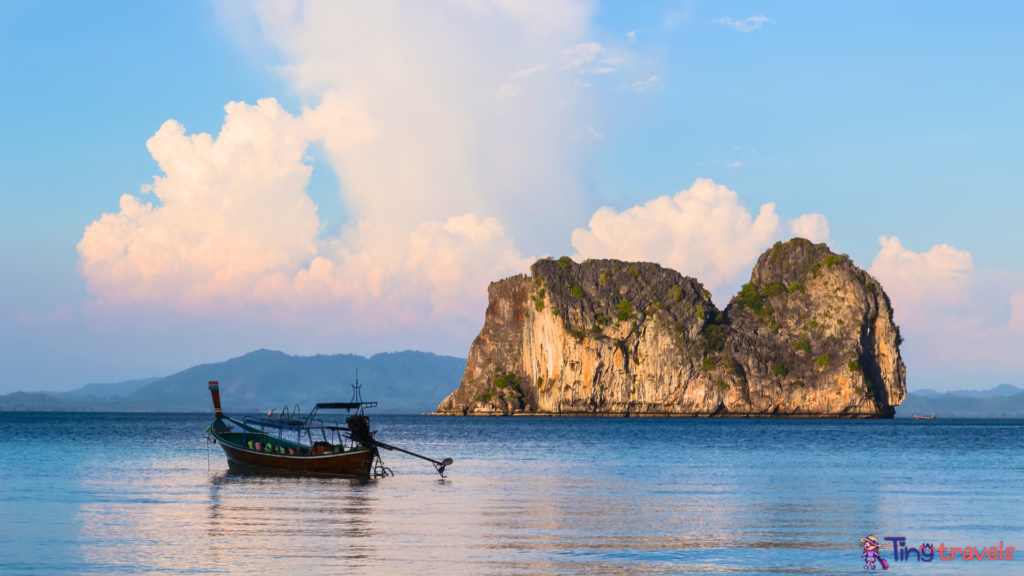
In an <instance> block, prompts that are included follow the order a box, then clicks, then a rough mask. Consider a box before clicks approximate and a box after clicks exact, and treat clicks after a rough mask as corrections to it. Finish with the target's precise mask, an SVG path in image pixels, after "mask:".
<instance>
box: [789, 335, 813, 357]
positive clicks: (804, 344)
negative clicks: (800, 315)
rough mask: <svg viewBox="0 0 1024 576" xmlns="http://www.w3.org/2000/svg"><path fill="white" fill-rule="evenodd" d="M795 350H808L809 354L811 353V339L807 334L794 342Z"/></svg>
mask: <svg viewBox="0 0 1024 576" xmlns="http://www.w3.org/2000/svg"><path fill="white" fill-rule="evenodd" d="M793 350H800V351H803V352H807V353H808V354H810V353H811V341H810V340H809V339H808V338H807V337H806V336H805V337H803V338H801V339H799V340H797V341H796V343H795V344H793Z"/></svg>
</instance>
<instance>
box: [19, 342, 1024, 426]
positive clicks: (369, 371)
mask: <svg viewBox="0 0 1024 576" xmlns="http://www.w3.org/2000/svg"><path fill="white" fill-rule="evenodd" d="M357 369H358V370H359V381H360V382H361V383H362V384H363V399H365V400H376V401H377V402H379V403H380V404H379V408H376V409H375V412H377V413H379V414H409V413H420V412H433V411H434V410H435V409H436V408H437V405H438V404H439V403H440V402H441V400H443V399H444V397H445V396H447V395H448V394H450V393H451V392H452V391H453V390H455V389H456V388H458V387H459V382H460V380H461V379H462V373H463V371H464V370H465V369H466V359H465V358H455V357H452V356H438V355H436V354H430V353H428V352H414V351H406V352H394V353H385V354H375V355H373V356H370V357H369V358H366V357H363V356H358V355H355V354H333V355H317V356H289V355H288V354H285V353H283V352H275V351H272V350H257V351H255V352H250V353H248V354H246V355H244V356H239V357H238V358H232V359H231V360H227V361H225V362H218V363H216V364H202V365H200V366H195V367H193V368H189V369H187V370H183V371H181V372H178V373H177V374H173V375H171V376H167V377H165V378H143V379H141V380H129V381H127V382H118V383H115V384H86V385H85V386H82V387H81V388H78V389H76V390H71V391H70V392H14V393H11V394H7V395H0V412H4V411H39V412H212V411H213V407H212V405H211V403H210V393H209V391H208V390H207V382H208V381H210V380H217V381H218V382H220V390H221V399H222V403H223V408H224V411H225V412H227V413H231V412H236V413H239V412H249V413H260V412H266V411H267V410H269V409H271V408H275V409H278V410H280V409H281V407H282V406H284V405H285V404H287V405H288V406H289V407H290V408H291V407H294V405H295V404H298V405H299V407H300V408H301V409H302V410H303V411H304V412H305V411H308V410H309V409H310V408H312V407H313V405H314V404H316V403H317V402H338V401H347V400H349V398H351V396H352V387H351V386H350V384H351V383H352V382H353V381H354V380H355V376H356V370H357ZM914 414H919V415H930V414H935V415H936V416H938V417H940V418H1024V388H1018V387H1017V386H1011V385H1010V384H1000V385H998V386H996V387H994V388H990V389H988V390H955V391H953V392H937V391H935V390H928V389H924V390H914V391H912V392H910V393H908V394H907V398H906V400H904V401H903V404H902V405H900V406H898V407H897V408H896V417H897V418H911V417H913V415H914Z"/></svg>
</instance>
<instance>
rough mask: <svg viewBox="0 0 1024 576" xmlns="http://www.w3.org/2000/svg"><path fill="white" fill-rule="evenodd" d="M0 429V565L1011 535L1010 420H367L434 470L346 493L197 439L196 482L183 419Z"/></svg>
mask: <svg viewBox="0 0 1024 576" xmlns="http://www.w3.org/2000/svg"><path fill="white" fill-rule="evenodd" d="M2 418H3V420H0V424H2V428H3V430H0V432H3V433H5V434H4V437H5V438H6V440H4V441H3V442H4V444H3V449H4V450H5V453H6V454H8V455H9V458H11V459H10V460H8V461H9V462H18V463H19V466H15V467H4V468H3V470H2V471H0V481H2V484H0V486H2V487H0V514H2V516H0V550H4V552H3V554H2V556H0V572H14V573H19V572H27V571H33V570H36V571H39V572H41V573H51V572H67V573H93V574H108V573H149V572H167V573H242V572H246V573H264V574H280V573H339V572H347V573H385V574H398V573H445V574H556V573H557V574H592V573H601V574H670V573H699V572H727V573H759V572H782V573H860V571H861V570H862V565H863V563H862V562H861V561H860V552H861V550H860V548H859V538H861V537H864V536H867V535H869V534H874V535H876V536H877V537H878V538H880V539H881V538H882V537H884V536H885V535H891V534H899V535H903V536H906V537H907V538H908V545H917V544H919V543H920V542H921V541H925V540H926V541H932V542H935V543H936V544H938V543H939V542H946V543H947V544H948V543H950V542H953V543H957V544H963V545H975V546H983V545H984V546H988V545H991V544H994V545H998V543H999V541H1000V540H1003V541H1007V544H1008V545H1010V544H1012V543H1014V542H1012V541H1013V540H1014V539H1015V538H1020V535H1021V534H1024V530H1022V527H1024V520H1021V518H1022V517H1024V514H1022V512H1024V504H1022V498H1021V496H1020V495H1019V494H1020V486H1021V485H1022V483H1021V480H1022V479H1024V466H1022V464H1024V456H1022V454H1024V451H1022V450H1021V448H1022V447H1024V446H1022V444H1024V435H1022V434H1021V432H1022V431H1024V422H1019V421H1014V422H1006V421H1003V422H987V423H986V422H982V423H979V422H969V421H949V422H942V423H929V424H928V425H926V426H922V425H915V424H914V423H908V422H900V421H888V422H845V421H828V422H817V421H811V422H807V421H800V422H796V421H710V420H661V421H656V420H655V421H652V420H602V419H573V420H557V419H544V420H535V419H471V418H469V419H467V418H421V417H389V416H382V417H377V418H376V419H375V420H374V422H375V425H377V426H379V427H380V429H381V432H380V435H381V437H382V438H387V439H388V441H389V442H391V443H394V444H396V445H400V446H403V447H407V448H410V449H412V450H414V451H417V452H422V453H426V454H430V455H433V456H437V457H443V456H451V457H453V458H454V459H455V464H454V465H453V466H451V467H449V470H448V475H449V478H448V479H447V480H442V479H439V478H438V476H437V475H436V474H434V472H433V469H432V468H431V467H430V466H429V465H428V464H426V463H423V462H420V461H417V460H414V459H412V458H405V457H397V456H394V455H389V454H387V453H385V459H386V460H387V462H386V463H387V464H388V465H389V466H391V467H392V468H393V469H394V470H395V471H396V472H397V476H395V477H392V478H386V479H379V480H371V481H360V480H352V479H340V478H305V477H293V476H278V475H260V474H239V473H234V472H231V471H228V470H227V469H226V464H225V461H224V456H223V454H222V453H221V451H220V450H219V447H216V446H213V447H212V450H211V452H210V455H209V456H210V469H209V471H208V470H207V452H206V445H205V444H204V443H203V439H202V435H201V434H197V431H201V430H202V429H203V427H204V425H205V424H207V422H206V418H207V417H205V416H201V415H162V416H159V417H153V416H152V415H150V416H144V415H82V416H81V417H80V418H59V419H58V418H54V417H53V416H52V415H43V416H42V417H39V418H37V419H36V420H35V421H33V422H32V425H31V426H28V427H26V426H25V424H26V421H25V420H19V418H21V419H24V418H27V416H24V415H11V414H5V415H3V416H2ZM40 418H41V419H40ZM154 418H155V420H154ZM936 424H939V425H936ZM153 430H160V431H161V435H160V436H159V437H158V438H155V439H154V440H153V441H151V442H148V443H140V442H126V441H125V439H128V438H136V439H138V438H145V437H146V434H147V433H151V432H152V431H153ZM54 438H58V440H56V441H55V440H54ZM83 438H88V440H80V439H83ZM54 442H56V443H57V445H58V447H59V448H60V449H59V450H57V451H56V452H55V454H56V456H55V457H54V458H53V459H47V460H41V459H39V458H36V457H35V456H36V455H37V454H38V453H39V450H40V448H41V447H44V446H45V447H46V449H47V450H51V449H53V447H54ZM83 444H86V445H87V446H85V447H84V449H83ZM48 534H49V535H51V537H50V540H49V541H47V540H46V538H47V535H48ZM890 553H891V552H890ZM1018 565H1019V563H1018V562H1016V561H1015V562H1004V563H1002V564H998V563H993V562H987V563H985V565H984V566H980V565H970V564H967V563H963V562H957V563H946V562H933V563H932V564H930V565H928V566H927V569H928V572H929V573H935V574H943V573H964V572H968V573H969V572H972V571H973V572H974V573H986V574H991V573H1004V574H1011V573H1017V572H1018V570H1016V569H1015V568H1016V566H1018ZM914 568H917V567H916V566H915V567H914Z"/></svg>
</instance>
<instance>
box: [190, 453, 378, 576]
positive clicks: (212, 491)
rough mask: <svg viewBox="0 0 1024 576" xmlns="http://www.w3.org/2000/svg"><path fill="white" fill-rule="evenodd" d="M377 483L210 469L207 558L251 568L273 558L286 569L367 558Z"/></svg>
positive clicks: (374, 542) (374, 550)
mask: <svg viewBox="0 0 1024 576" xmlns="http://www.w3.org/2000/svg"><path fill="white" fill-rule="evenodd" d="M376 484H377V481H374V480H368V479H357V478H308V477H306V478H304V477H297V476H295V475H294V474H280V473H273V472H259V473H256V472H249V471H236V470H226V471H223V472H219V473H215V474H211V475H210V477H209V504H208V506H207V514H206V515H207V522H206V527H205V528H206V530H205V532H206V536H207V540H208V541H209V543H210V549H209V550H208V551H207V553H206V554H205V555H206V556H207V562H208V563H209V564H213V565H218V566H230V567H231V571H238V570H253V571H256V572H266V571H267V567H268V566H267V563H268V562H270V563H271V565H272V563H273V562H275V560H276V561H279V562H282V564H281V566H282V570H284V571H288V572H292V571H295V570H299V571H302V570H310V571H313V572H316V571H318V570H321V569H324V568H326V567H330V566H332V565H334V567H335V568H337V567H340V566H347V567H358V566H361V565H362V566H366V565H368V563H369V562H370V560H372V559H373V558H374V557H375V556H376V555H377V554H378V553H379V550H378V547H379V546H378V545H379V540H378V538H376V536H378V534H377V531H376V530H375V529H374V522H373V521H372V517H373V515H374V511H375V498H374V495H373V490H374V487H375V485H376ZM209 564H208V565H209ZM285 566H287V568H285ZM303 566H304V567H305V568H303Z"/></svg>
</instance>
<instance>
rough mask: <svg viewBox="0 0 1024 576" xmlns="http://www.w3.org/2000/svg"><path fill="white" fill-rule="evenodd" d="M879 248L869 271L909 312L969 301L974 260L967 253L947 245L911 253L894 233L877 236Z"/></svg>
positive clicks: (894, 299) (895, 300)
mask: <svg viewBox="0 0 1024 576" xmlns="http://www.w3.org/2000/svg"><path fill="white" fill-rule="evenodd" d="M878 242H879V244H881V246H882V248H881V250H879V252H878V255H876V256H875V259H874V261H873V262H872V263H871V274H872V275H874V276H876V277H878V279H879V280H881V281H882V283H883V285H884V286H885V288H886V291H887V292H888V293H889V295H890V297H891V298H892V299H893V301H894V302H896V303H898V304H899V305H900V306H901V307H902V308H904V309H905V310H908V311H921V310H925V309H927V307H929V306H931V305H934V304H942V305H954V304H961V303H964V302H966V301H967V300H968V298H969V297H970V293H971V282H972V278H973V277H972V271H973V269H974V261H973V258H972V256H971V253H970V252H965V251H962V250H957V249H956V248H953V247H952V246H949V245H947V244H939V245H937V246H933V247H932V248H931V250H929V251H927V252H913V251H911V250H907V249H906V248H904V247H903V244H902V243H901V242H900V239H899V238H896V237H895V236H893V237H892V238H886V237H885V236H882V237H881V238H879V239H878Z"/></svg>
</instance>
